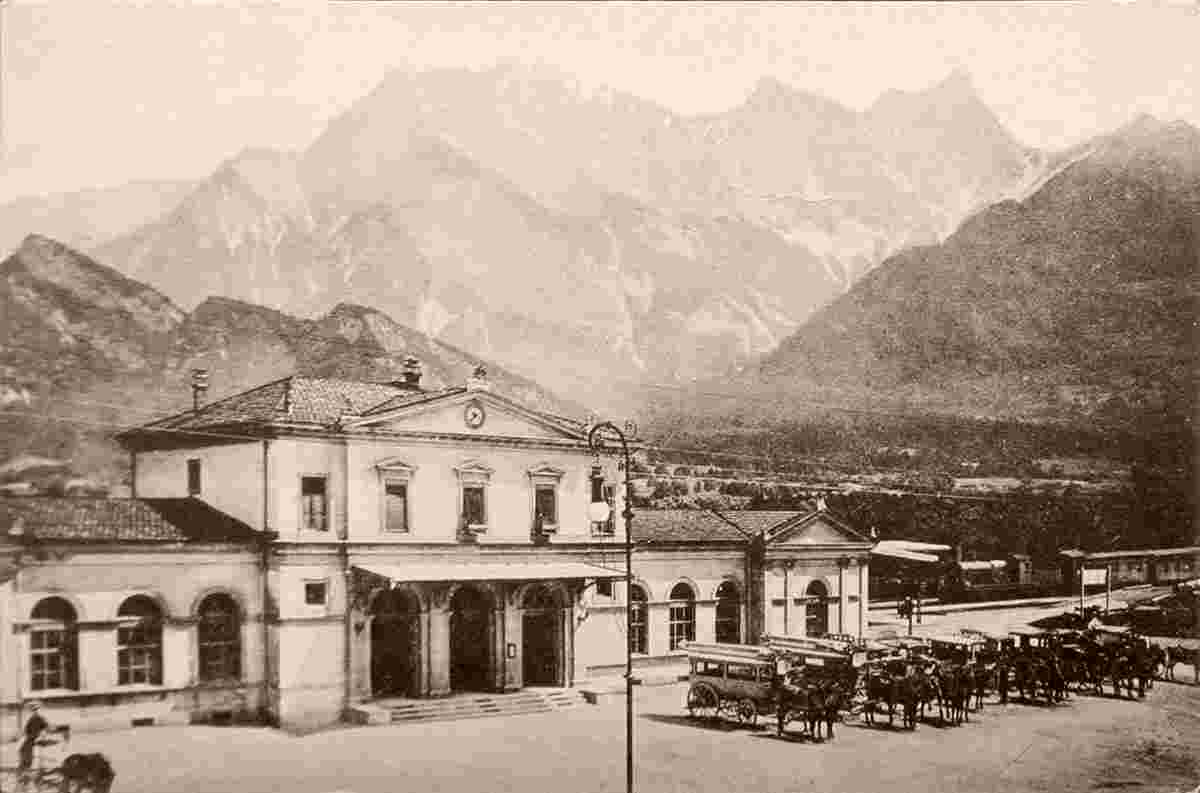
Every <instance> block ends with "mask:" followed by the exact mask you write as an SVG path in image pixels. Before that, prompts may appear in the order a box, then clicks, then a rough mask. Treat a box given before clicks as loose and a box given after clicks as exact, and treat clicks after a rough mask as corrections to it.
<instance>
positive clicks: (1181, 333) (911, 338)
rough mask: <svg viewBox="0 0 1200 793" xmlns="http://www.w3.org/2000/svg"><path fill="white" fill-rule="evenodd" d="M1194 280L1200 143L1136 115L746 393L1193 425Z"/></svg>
mask: <svg viewBox="0 0 1200 793" xmlns="http://www.w3.org/2000/svg"><path fill="white" fill-rule="evenodd" d="M1198 274H1200V132H1198V131H1197V130H1196V129H1195V128H1193V127H1191V126H1189V125H1187V124H1184V123H1182V122H1177V123H1162V122H1159V121H1156V120H1154V119H1151V118H1148V117H1143V118H1141V119H1138V120H1137V121H1135V122H1133V123H1131V124H1130V125H1128V126H1126V127H1124V128H1122V129H1121V130H1118V131H1117V132H1115V133H1113V134H1112V135H1109V136H1105V137H1102V138H1100V139H1098V140H1096V141H1093V142H1092V143H1091V144H1089V145H1088V146H1086V147H1082V148H1081V150H1080V151H1079V152H1076V153H1075V154H1074V156H1072V157H1071V158H1070V159H1068V164H1066V165H1065V167H1063V168H1061V169H1060V170H1059V171H1058V172H1057V173H1056V175H1054V176H1053V177H1052V178H1050V179H1049V180H1048V181H1046V182H1045V184H1043V185H1042V186H1041V187H1040V188H1039V189H1038V190H1036V191H1035V192H1034V193H1033V194H1032V195H1030V196H1029V197H1028V198H1026V199H1025V200H1023V201H1020V202H1017V201H1007V202H1002V203H999V204H996V205H994V206H992V207H990V208H988V209H986V210H984V211H982V212H980V213H978V214H977V215H975V216H973V217H971V218H970V219H969V220H968V221H967V222H965V223H964V224H963V225H962V227H961V228H960V229H959V230H958V231H957V232H955V233H954V234H953V235H952V236H951V237H950V238H949V239H948V240H947V241H946V242H945V243H944V244H942V245H935V246H926V247H919V248H914V249H911V250H907V251H905V252H903V253H901V254H898V255H897V256H894V257H892V258H890V259H888V260H887V261H886V262H884V263H883V264H882V265H880V266H879V267H878V268H876V269H875V270H874V271H873V272H872V273H871V274H870V275H868V276H867V277H865V278H863V279H862V280H861V281H860V282H859V283H858V284H857V285H856V286H855V287H854V288H852V289H851V290H850V292H848V293H847V294H846V295H843V296H842V297H840V298H838V299H837V300H835V301H834V302H833V303H831V304H830V305H829V306H827V307H826V308H824V309H822V310H821V311H820V312H819V313H817V314H816V315H815V316H814V317H812V318H811V319H810V320H809V321H808V322H807V323H805V324H804V325H803V326H802V327H801V328H800V329H799V330H798V331H797V332H796V333H795V334H794V335H793V336H792V337H790V338H789V339H787V340H786V341H784V342H783V344H782V345H781V346H780V348H779V349H778V350H776V351H775V352H773V353H771V354H769V355H768V356H766V357H765V359H764V360H763V361H762V362H761V364H760V365H759V366H758V367H757V369H756V370H755V371H753V372H750V373H748V376H747V379H746V381H745V382H746V384H750V383H753V384H754V385H755V386H756V387H759V388H767V389H769V390H772V391H778V390H784V389H787V390H791V391H792V392H794V393H809V394H812V393H821V394H824V395H825V396H826V397H829V398H833V395H834V394H838V395H841V398H842V399H846V400H850V401H854V402H862V401H863V400H867V401H874V403H875V404H876V405H879V404H893V405H895V404H899V403H902V402H905V401H907V402H908V404H911V405H916V406H920V407H924V408H926V409H941V410H948V411H951V412H959V413H969V414H975V415H981V416H1012V417H1019V418H1026V419H1063V418H1067V419H1077V420H1081V421H1105V422H1115V423H1116V424H1118V425H1123V426H1129V425H1130V423H1131V422H1132V423H1133V425H1134V426H1139V425H1141V423H1142V422H1149V423H1148V424H1147V425H1146V426H1151V425H1154V424H1156V423H1157V424H1159V425H1162V426H1166V425H1168V424H1171V423H1172V422H1180V421H1188V420H1190V417H1191V416H1192V414H1193V411H1194V408H1195V394H1194V379H1193V378H1194V376H1195V372H1196V371H1197V370H1196V357H1195V356H1196V353H1195V349H1196V348H1195V344H1194V342H1195V335H1194V329H1193V322H1194V318H1195V316H1196V308H1197V297H1198V296H1200V280H1198Z"/></svg>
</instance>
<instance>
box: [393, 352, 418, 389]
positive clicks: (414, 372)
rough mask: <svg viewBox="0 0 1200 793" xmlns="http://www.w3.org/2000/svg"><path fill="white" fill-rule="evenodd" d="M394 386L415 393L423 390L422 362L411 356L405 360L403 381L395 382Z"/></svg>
mask: <svg viewBox="0 0 1200 793" xmlns="http://www.w3.org/2000/svg"><path fill="white" fill-rule="evenodd" d="M392 384H393V385H397V386H400V387H402V388H410V389H412V390H414V391H417V390H419V389H420V388H421V362H420V361H419V360H418V359H417V358H415V357H413V356H411V355H410V356H408V357H407V358H405V359H404V368H403V370H402V379H400V380H396V381H393V383H392Z"/></svg>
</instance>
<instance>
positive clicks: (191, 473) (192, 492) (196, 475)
mask: <svg viewBox="0 0 1200 793" xmlns="http://www.w3.org/2000/svg"><path fill="white" fill-rule="evenodd" d="M187 485H188V495H189V496H198V495H200V461H199V460H188V461H187Z"/></svg>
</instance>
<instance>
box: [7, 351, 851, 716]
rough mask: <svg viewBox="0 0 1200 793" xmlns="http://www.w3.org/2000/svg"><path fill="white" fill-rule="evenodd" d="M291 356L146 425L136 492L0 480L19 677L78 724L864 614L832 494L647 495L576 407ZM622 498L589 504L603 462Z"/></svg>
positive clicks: (303, 711) (344, 698)
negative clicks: (32, 487)
mask: <svg viewBox="0 0 1200 793" xmlns="http://www.w3.org/2000/svg"><path fill="white" fill-rule="evenodd" d="M420 379H421V374H420V366H419V364H418V363H417V362H416V361H413V360H410V361H409V362H408V364H407V368H406V371H405V377H404V379H402V380H400V381H396V382H390V383H363V382H353V381H344V380H332V379H324V378H310V377H299V376H296V377H289V378H285V379H282V380H278V381H275V382H272V383H268V384H266V385H263V386H260V387H258V388H255V389H251V390H249V391H246V392H243V393H240V394H236V395H234V396H231V397H228V398H225V399H222V400H219V401H214V402H212V403H209V404H207V405H202V406H200V407H198V408H197V409H196V410H192V411H188V412H185V413H181V414H179V415H176V416H172V417H170V418H167V419H164V420H161V421H158V422H154V423H152V424H148V425H145V426H142V427H138V428H136V429H133V430H130V431H127V432H125V433H122V434H121V435H120V436H119V439H120V440H121V442H122V443H123V444H124V445H125V446H126V448H127V449H129V452H130V461H131V468H132V472H133V483H134V497H133V498H130V499H99V498H40V497H33V498H6V499H0V532H2V534H0V635H3V636H4V637H5V641H4V643H3V650H2V653H0V670H2V674H3V677H2V679H0V699H2V701H3V706H4V713H5V715H6V716H7V719H6V720H5V723H4V725H3V726H4V728H5V729H6V730H9V731H10V732H8V734H13V733H12V732H11V730H13V729H14V728H15V726H16V724H17V723H18V722H19V720H20V718H21V717H22V715H23V713H24V711H23V708H24V706H25V704H26V703H28V702H29V701H31V700H34V699H36V700H38V701H40V702H42V703H43V706H44V708H45V709H46V710H47V711H48V714H49V716H50V718H51V720H52V721H55V722H57V723H67V724H72V725H73V726H76V727H77V728H82V729H86V728H90V727H100V726H104V725H112V726H129V725H130V724H131V723H172V722H175V723H179V722H192V721H230V720H255V721H258V720H262V721H266V722H268V723H272V724H277V725H281V726H285V727H289V728H301V727H315V726H321V725H326V724H331V723H334V722H337V721H339V720H341V719H343V718H346V717H347V716H348V714H350V713H351V712H352V711H353V710H354V709H355V708H356V707H357V706H358V705H360V704H362V703H366V702H372V701H377V700H386V699H388V698H394V697H413V698H424V697H439V696H446V695H450V694H453V693H455V692H462V691H512V690H517V689H521V688H524V687H528V686H558V687H567V686H574V685H578V684H580V683H582V682H583V681H586V680H588V679H590V678H595V677H598V676H603V675H606V674H609V673H611V672H613V671H615V670H618V669H621V668H622V667H623V663H624V658H625V655H624V653H625V650H624V647H625V645H624V642H625V641H626V629H625V603H626V601H627V598H629V597H632V604H633V622H634V625H633V631H632V632H631V634H630V635H629V641H630V647H631V649H632V651H633V653H634V656H635V659H636V661H635V664H637V665H638V666H645V665H653V664H656V663H669V662H672V661H676V660H678V656H679V644H680V642H682V641H685V640H689V639H695V640H699V641H714V640H715V641H733V642H755V641H757V640H758V639H759V637H761V636H763V635H765V634H785V635H825V634H842V635H853V636H858V635H861V634H862V632H863V629H864V627H865V615H866V609H865V606H866V603H867V581H868V556H869V553H870V549H871V546H872V543H871V541H870V540H868V539H866V538H864V537H863V536H862V535H860V534H859V533H858V532H856V531H855V530H854V529H853V528H852V527H850V526H848V525H846V524H845V523H844V522H843V521H842V520H840V519H839V518H837V517H836V516H834V515H832V514H831V513H829V512H828V511H826V510H825V509H824V507H823V505H822V504H819V503H818V504H815V505H813V506H812V508H811V509H805V510H799V511H794V512H768V511H727V512H715V511H704V510H695V511H685V510H640V509H639V510H636V511H635V516H634V520H633V527H634V529H633V533H634V536H633V539H634V543H635V550H634V557H633V576H634V586H633V589H632V591H631V592H627V591H626V586H625V580H624V577H625V568H624V543H625V537H624V526H623V522H622V521H621V520H620V519H619V517H616V516H619V515H620V512H621V510H622V509H623V507H624V505H623V503H622V490H623V488H622V487H621V486H620V479H619V477H620V474H619V472H618V470H617V464H616V460H615V459H613V458H611V457H604V458H597V457H596V456H595V455H594V454H593V453H592V452H591V451H590V450H589V448H588V445H587V427H586V426H585V425H584V424H582V423H579V422H576V421H572V420H569V419H565V418H562V417H559V416H554V415H551V414H548V413H544V412H541V411H536V410H531V409H529V408H528V407H525V406H523V405H521V404H519V403H518V402H516V401H514V400H512V399H509V398H507V397H505V396H503V395H501V394H498V393H495V392H493V390H492V388H491V386H490V384H489V382H488V381H487V379H486V375H485V373H484V372H482V371H480V370H477V371H476V372H475V374H474V376H472V377H471V378H470V379H469V380H468V381H467V383H466V384H465V385H462V386H457V387H450V388H440V389H427V388H423V387H422V386H421V383H420ZM596 477H599V478H601V479H602V480H603V481H602V483H601V484H600V485H599V490H600V492H602V493H603V495H604V498H605V499H606V500H608V501H609V503H610V504H611V505H612V506H613V510H612V512H613V515H614V517H613V518H610V519H609V521H607V522H606V523H592V522H590V521H589V519H588V517H587V516H588V509H587V508H588V503H589V501H590V500H591V494H592V492H593V479H594V478H596Z"/></svg>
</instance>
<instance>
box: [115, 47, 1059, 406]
mask: <svg viewBox="0 0 1200 793" xmlns="http://www.w3.org/2000/svg"><path fill="white" fill-rule="evenodd" d="M885 100H886V101H885ZM898 118H903V119H905V122H904V123H906V124H907V125H908V126H909V127H910V128H911V129H910V130H909V131H908V132H907V133H906V134H903V135H898V134H896V133H895V129H894V127H895V125H896V124H897V123H899V122H898V121H896V119H898ZM943 127H945V129H943ZM1043 159H1044V158H1042V157H1041V156H1040V155H1038V154H1037V153H1036V152H1032V151H1031V150H1029V149H1027V148H1025V147H1022V146H1020V145H1019V144H1018V143H1017V142H1016V141H1014V140H1012V138H1011V136H1009V135H1008V134H1007V133H1006V132H1005V131H1004V130H1003V128H1002V127H1001V126H1000V124H999V122H998V121H996V119H995V116H994V115H993V114H991V112H990V111H989V110H988V109H987V108H986V106H985V105H983V103H982V102H981V101H980V100H979V99H978V97H977V96H976V94H975V92H974V88H973V86H972V85H971V84H970V81H969V80H968V79H965V78H963V77H961V76H959V77H958V78H952V79H951V80H949V81H947V84H945V85H940V86H935V87H934V88H933V89H930V91H928V92H921V93H917V94H913V95H911V96H910V95H904V96H899V95H898V96H897V97H885V98H883V99H881V100H880V102H879V103H878V106H877V107H875V108H871V109H869V110H868V111H866V112H862V113H859V112H856V111H853V110H850V109H847V108H843V107H841V106H839V105H837V104H836V103H834V102H832V101H830V100H825V99H822V98H819V97H815V96H813V95H809V94H804V93H802V92H799V91H795V90H794V89H791V88H789V87H787V86H785V85H783V84H782V83H779V82H778V81H776V80H764V81H762V82H761V83H760V84H759V86H758V87H757V88H756V89H755V90H754V91H753V92H752V94H751V96H750V97H749V98H748V99H747V101H746V102H745V103H743V104H742V105H740V106H738V107H735V108H733V109H731V110H730V111H727V112H726V113H721V114H713V115H709V116H703V117H684V116H680V115H678V114H675V113H673V112H671V111H669V110H667V109H665V108H662V107H659V106H657V105H655V104H653V103H651V102H648V101H645V100H642V99H639V98H637V97H634V96H631V95H628V94H624V93H621V92H619V91H613V90H609V89H594V88H589V87H586V86H584V85H583V84H581V83H580V82H579V81H577V80H575V79H574V78H571V77H569V76H566V75H563V74H560V73H557V72H554V71H550V70H545V69H535V68H531V67H523V66H513V65H505V66H501V67H497V68H494V69H489V70H484V71H468V70H463V69H443V70H434V71H428V72H420V73H415V72H406V71H397V72H394V73H392V74H390V75H389V76H388V77H387V78H386V79H385V80H384V81H383V82H382V83H381V84H380V85H379V86H377V88H376V89H375V90H374V91H372V92H371V93H370V94H368V95H367V96H365V97H364V98H363V99H361V100H360V101H359V102H357V103H355V104H354V105H353V106H352V107H351V108H350V109H349V110H347V111H346V112H345V113H344V114H342V115H341V116H339V117H337V118H335V119H334V120H333V121H332V122H331V123H330V124H329V125H328V127H327V129H326V130H325V132H324V133H323V134H322V135H321V136H320V137H319V138H318V139H317V140H316V141H315V142H314V143H313V144H312V146H310V147H309V149H308V150H307V151H305V152H303V153H302V154H299V155H295V156H293V155H287V154H279V153H273V152H262V151H247V152H243V153H242V154H241V155H239V156H238V157H235V158H233V159H231V160H230V161H229V162H227V163H224V164H223V165H222V166H221V167H220V168H218V169H217V171H216V172H215V173H214V175H213V176H212V177H211V178H210V179H209V180H208V181H206V182H205V183H203V184H202V185H201V186H200V187H198V188H197V189H196V191H195V192H193V194H192V195H191V196H189V197H188V198H187V199H186V200H185V201H183V202H182V203H181V204H180V205H179V207H177V208H176V209H175V211H174V212H173V213H171V214H170V215H169V216H167V217H165V218H163V219H161V220H159V221H157V222H153V223H149V224H147V225H146V226H144V227H142V228H140V229H138V230H136V231H134V232H132V233H130V234H128V235H125V236H124V237H123V238H121V239H118V240H116V241H114V242H112V243H109V244H106V245H104V246H102V247H101V248H100V249H99V255H100V256H101V258H103V259H104V260H105V261H109V262H112V263H114V264H116V266H118V267H120V268H121V269H123V270H125V271H126V272H128V273H129V274H130V275H132V276H134V277H136V278H139V279H142V280H145V281H147V282H149V283H152V284H154V285H156V286H157V287H159V288H161V289H163V290H164V291H166V292H167V294H169V295H170V296H171V297H172V298H173V299H174V300H176V301H177V302H179V303H180V304H182V305H184V306H189V305H194V304H195V302H196V301H197V300H199V299H200V298H201V297H202V296H204V295H209V294H221V295H226V296H230V297H235V298H239V299H244V300H251V301H253V302H256V303H263V304H266V305H270V306H273V307H275V308H279V309H281V310H285V311H288V312H291V313H295V314H300V315H305V316H317V315H319V314H320V313H322V312H325V311H328V310H329V309H330V308H331V307H332V306H333V305H335V304H336V303H338V302H341V301H347V300H348V301H351V302H357V303H362V304H366V305H371V306H375V307H377V308H379V309H381V310H383V311H385V312H386V313H388V314H389V315H391V316H394V317H396V318H397V319H398V320H399V321H401V322H403V323H404V324H406V325H409V326H412V327H419V328H421V329H422V330H426V331H428V332H430V333H432V334H434V335H437V336H438V337H439V338H443V339H445V340H446V341H448V342H450V343H453V344H455V345H458V346H461V347H463V348H465V349H470V350H472V351H474V352H476V353H477V354H480V355H483V356H485V357H492V358H495V359H497V360H499V361H501V362H503V363H504V364H506V365H508V366H510V367H512V368H514V369H515V370H516V371H520V372H521V373H523V374H525V375H527V376H530V377H533V378H535V379H537V380H539V381H540V382H544V383H545V384H547V385H549V386H551V387H553V388H555V389H556V390H560V391H562V392H564V393H568V394H573V395H575V396H583V395H588V394H591V393H593V392H594V377H582V378H581V377H578V376H574V375H572V374H570V373H568V372H566V371H564V370H563V369H562V368H561V367H554V366H548V365H547V363H546V361H547V360H548V357H547V356H543V355H540V354H539V353H538V352H537V351H536V350H535V349H531V346H530V345H529V344H528V343H527V341H526V339H525V338H524V334H525V333H527V332H528V330H529V329H530V328H531V327H537V328H541V329H544V332H545V333H546V334H547V335H546V338H545V339H544V341H545V343H546V344H547V345H548V346H552V347H555V348H557V351H556V352H555V353H553V354H551V355H550V356H549V359H554V358H565V359H572V360H574V361H576V362H577V364H578V366H581V367H583V368H584V369H596V368H601V367H603V368H604V369H605V370H611V371H613V372H614V373H615V374H616V375H619V376H621V377H625V378H633V379H637V378H645V377H649V378H652V379H655V380H679V381H688V380H692V379H695V378H698V377H703V376H705V375H708V374H710V373H711V372H712V371H714V370H718V371H723V370H725V369H728V368H729V367H731V366H735V365H737V364H740V363H742V362H744V361H746V360H749V359H752V358H753V357H754V356H756V355H760V354H762V353H765V352H768V351H769V350H770V349H771V348H772V347H773V345H774V344H775V343H777V341H778V340H779V339H780V338H783V337H785V336H786V335H787V334H788V333H790V332H791V331H792V330H794V329H795V327H796V326H797V325H798V324H799V323H800V322H802V321H803V320H804V319H805V318H807V317H808V316H809V315H810V314H811V313H812V312H813V311H815V310H816V309H817V308H819V307H820V306H821V305H823V304H824V303H826V302H827V301H828V300H829V299H831V298H833V297H834V296H836V295H837V294H839V293H840V292H841V291H843V290H844V289H845V288H846V287H847V286H848V285H849V284H850V283H852V282H853V281H854V280H855V279H856V278H857V277H858V276H859V275H861V274H862V273H863V272H865V271H867V270H868V269H869V268H870V267H871V266H872V265H874V264H875V263H876V262H877V261H879V260H880V259H882V258H883V256H884V255H886V254H887V253H889V252H890V251H892V250H895V249H897V248H899V247H901V246H905V245H909V244H915V243H921V242H934V241H936V240H937V239H938V238H939V235H941V234H944V233H946V232H947V231H949V230H950V229H951V228H952V227H953V225H954V224H955V223H956V222H957V221H958V220H959V219H960V218H961V217H962V216H963V215H964V214H965V213H966V212H968V211H969V210H971V209H974V208H975V207H976V206H978V205H979V204H980V203H981V202H984V201H988V200H992V199H993V198H996V197H999V196H1001V195H1004V194H1007V192H1009V191H1015V190H1019V189H1021V185H1022V184H1025V183H1027V182H1028V181H1029V180H1030V179H1031V178H1032V177H1031V176H1030V174H1032V173H1035V172H1038V171H1039V168H1040V167H1041V163H1042V160H1043ZM514 276H515V277H514Z"/></svg>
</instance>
